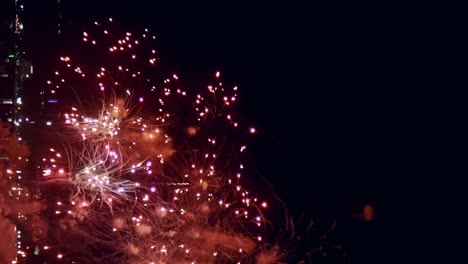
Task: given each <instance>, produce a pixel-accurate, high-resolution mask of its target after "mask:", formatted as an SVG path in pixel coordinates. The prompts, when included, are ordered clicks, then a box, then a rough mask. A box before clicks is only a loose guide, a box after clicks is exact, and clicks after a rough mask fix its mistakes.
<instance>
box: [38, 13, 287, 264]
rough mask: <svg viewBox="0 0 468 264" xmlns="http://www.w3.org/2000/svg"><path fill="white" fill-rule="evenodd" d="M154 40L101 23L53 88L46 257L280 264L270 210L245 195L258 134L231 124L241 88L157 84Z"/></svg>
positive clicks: (68, 59)
mask: <svg viewBox="0 0 468 264" xmlns="http://www.w3.org/2000/svg"><path fill="white" fill-rule="evenodd" d="M154 39H155V37H154V36H152V35H151V34H150V32H149V31H148V30H146V29H145V30H144V31H143V32H141V33H137V34H135V33H131V32H119V30H118V27H116V26H115V25H114V22H112V20H111V19H109V20H108V21H106V22H105V23H98V22H96V23H95V24H94V27H92V28H90V29H89V30H87V31H85V32H83V33H82V42H83V44H84V48H82V49H81V48H79V50H80V54H81V56H79V57H77V59H76V60H75V59H73V56H72V55H67V56H62V57H60V63H59V69H58V70H57V71H55V73H54V78H53V79H51V80H49V81H48V82H47V87H48V90H47V91H46V93H45V94H46V97H54V98H61V99H60V100H59V101H60V103H59V104H58V105H59V109H60V110H59V112H60V114H59V115H57V116H59V119H58V120H57V121H55V123H54V125H53V126H51V129H55V131H60V132H59V133H58V135H57V137H60V138H63V140H62V141H63V142H64V143H63V144H61V145H54V146H52V148H51V149H50V154H51V155H49V156H48V157H44V159H43V161H44V164H43V168H44V170H43V179H44V181H45V182H46V183H47V182H48V183H51V184H52V183H55V184H59V185H61V186H63V187H64V188H63V190H64V191H63V192H59V194H56V195H55V196H54V195H49V196H50V197H49V200H53V199H55V201H56V202H54V203H53V204H52V206H50V207H49V210H50V211H51V214H52V215H54V217H55V218H54V219H56V220H55V221H51V223H50V228H49V229H48V230H49V234H48V235H49V237H48V238H47V243H48V244H53V245H55V246H49V245H48V246H47V247H48V250H49V251H51V250H52V251H51V252H54V253H53V254H55V255H56V257H57V260H60V261H68V262H71V261H78V262H83V261H85V262H87V263H103V261H104V262H107V263H231V262H232V263H238V262H241V263H262V264H263V263H274V262H275V261H277V260H278V256H277V255H276V253H275V252H278V250H276V249H271V250H270V249H268V248H269V247H268V244H267V242H266V241H267V237H266V235H265V225H266V223H267V220H266V219H265V217H264V216H263V210H264V209H265V208H266V207H267V203H266V201H264V200H262V199H261V198H259V197H256V196H255V195H253V194H252V193H250V192H249V191H248V190H247V189H246V188H244V187H243V185H242V183H243V182H244V180H243V175H244V174H246V173H247V170H246V168H245V165H244V161H243V159H242V157H243V154H244V152H245V151H246V149H247V146H246V144H245V143H244V142H245V138H246V137H248V136H250V135H252V134H255V132H256V131H255V129H254V128H252V127H245V126H242V125H241V124H239V123H238V122H237V121H236V118H235V116H236V115H235V113H234V112H233V111H232V107H233V106H234V105H235V104H236V102H237V94H238V90H237V87H235V86H233V87H231V88H226V87H225V86H224V84H223V82H222V79H221V73H220V72H215V73H214V76H213V78H212V83H211V84H209V85H207V86H206V87H205V88H203V89H199V90H196V89H194V88H193V87H189V88H190V89H189V90H186V89H184V88H183V87H182V85H181V84H180V83H179V76H178V75H176V74H173V75H172V76H171V77H170V78H162V77H161V76H163V74H161V71H160V70H159V71H158V69H159V67H155V66H156V65H159V61H158V58H157V56H156V55H157V54H156V51H155V49H153V48H151V47H150V44H151V42H152V41H153V40H154ZM85 54H94V55H96V56H95V57H92V55H90V56H91V57H90V56H85ZM70 95H73V96H70ZM104 204H105V205H106V206H103V205H104ZM77 240H78V241H80V245H77V243H76V241H77ZM70 241H73V242H70ZM44 243H46V242H44ZM265 252H269V254H268V256H267V254H265ZM272 252H273V253H272ZM267 260H268V261H267ZM269 260H271V261H269Z"/></svg>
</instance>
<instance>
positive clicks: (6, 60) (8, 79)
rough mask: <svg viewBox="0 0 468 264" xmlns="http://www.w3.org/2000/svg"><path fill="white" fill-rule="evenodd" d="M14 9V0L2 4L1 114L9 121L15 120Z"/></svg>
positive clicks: (0, 27)
mask: <svg viewBox="0 0 468 264" xmlns="http://www.w3.org/2000/svg"><path fill="white" fill-rule="evenodd" d="M14 10H15V6H14V2H13V1H8V2H5V3H2V4H1V5H0V116H1V120H2V121H7V122H13V109H14V106H13V102H14V94H15V89H14V87H15V86H14V85H15V58H14V57H15V43H14V31H13V21H14V15H15V11H14Z"/></svg>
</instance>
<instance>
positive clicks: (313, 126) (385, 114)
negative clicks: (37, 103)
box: [26, 0, 412, 218]
mask: <svg viewBox="0 0 468 264" xmlns="http://www.w3.org/2000/svg"><path fill="white" fill-rule="evenodd" d="M36 2H41V4H39V3H31V4H30V5H33V6H34V9H33V10H30V11H28V12H31V14H32V15H31V16H30V17H31V20H33V19H35V20H36V21H43V23H42V24H41V23H40V22H39V23H37V24H34V25H33V24H31V28H33V30H32V29H31V30H30V33H29V34H30V35H31V36H32V37H31V38H37V37H38V35H39V34H42V33H44V32H49V33H48V34H50V35H52V33H50V32H53V30H52V31H51V30H50V27H52V26H54V25H53V23H54V21H55V19H56V17H54V16H56V13H55V10H54V8H56V7H54V3H53V2H54V1H49V4H48V5H46V4H44V5H42V1H36ZM44 2H47V1H44ZM97 2H99V4H96V3H97ZM151 2H153V1H138V0H134V1H124V0H121V1H62V16H63V17H64V21H65V23H69V24H74V23H81V22H83V21H92V19H94V18H96V19H102V18H106V17H109V16H111V17H113V18H115V19H116V20H121V21H123V22H128V23H130V24H132V25H135V26H138V27H148V28H150V29H152V31H153V32H155V33H156V35H157V37H158V38H159V40H158V44H159V53H160V56H161V65H164V66H165V67H166V68H167V69H169V70H174V72H177V73H179V75H180V76H181V77H184V76H187V78H192V79H193V80H198V81H200V83H203V80H205V79H207V77H208V76H211V74H212V73H213V72H215V71H216V70H221V71H222V72H223V73H224V75H225V76H227V78H228V80H229V81H230V83H235V84H237V85H238V86H239V87H240V91H241V92H240V97H239V99H240V101H241V111H242V114H243V116H244V119H246V120H247V121H248V122H249V123H251V124H254V125H255V126H256V128H257V130H258V131H259V133H258V137H257V138H256V140H255V142H253V144H252V150H251V151H252V152H253V153H254V155H255V166H256V169H257V171H258V175H256V176H255V177H264V178H265V179H267V180H268V181H269V182H270V183H271V185H272V186H273V188H274V190H275V191H276V192H277V194H278V196H279V197H280V198H282V199H283V200H284V201H285V202H286V204H287V205H288V206H289V207H290V209H291V211H292V212H294V213H300V212H303V211H307V210H311V211H315V212H317V214H319V215H336V214H339V212H338V211H339V210H340V208H342V207H343V206H344V205H345V204H346V203H350V202H353V201H356V202H370V203H372V204H374V205H375V208H376V212H377V213H378V214H377V218H379V217H380V218H382V217H383V216H382V215H385V209H386V206H387V205H388V203H389V201H390V200H392V199H394V198H395V196H396V195H395V194H394V193H392V191H391V190H392V186H395V185H396V181H397V178H401V177H402V176H401V175H402V174H403V173H407V172H403V168H404V167H405V164H406V163H410V162H411V154H410V153H408V152H411V149H409V150H408V149H407V150H406V151H403V150H402V144H403V143H402V141H403V140H404V138H405V137H406V136H405V134H406V133H407V132H408V131H409V129H408V127H409V126H411V125H412V118H411V117H408V116H406V115H405V109H407V101H409V100H410V98H407V99H406V98H405V93H404V91H403V92H402V90H401V87H403V86H405V85H407V84H403V83H402V81H401V77H399V78H397V76H400V75H401V74H402V73H403V74H408V73H406V72H405V70H407V68H406V67H400V66H401V63H402V62H400V61H399V60H400V58H401V52H402V50H403V49H404V48H403V47H404V45H405V36H400V35H399V33H397V32H396V30H397V29H395V27H394V26H395V23H397V22H396V21H397V19H396V18H395V17H392V16H391V14H389V11H388V10H386V7H384V6H369V5H366V6H364V5H363V6H356V5H332V4H330V5H327V6H323V5H318V4H312V5H305V4H299V3H295V2H292V1H286V2H284V3H273V2H271V1H270V2H267V3H242V2H240V1H230V2H229V3H228V4H226V3H223V1H218V2H215V3H199V1H188V2H189V3H185V2H176V1H157V2H161V3H157V4H156V3H154V4H150V3H151ZM154 2H156V1H154ZM26 26H27V25H26ZM47 27H49V28H47ZM397 35H398V36H399V37H396V36H397ZM42 45H43V46H41V45H39V46H33V47H32V49H33V50H40V51H41V52H39V53H40V54H39V55H33V58H34V57H35V58H36V61H35V62H34V63H36V65H40V64H41V63H44V61H43V60H44V58H46V57H47V56H48V55H47V52H48V51H47V50H48V48H47V47H51V46H54V43H47V44H44V43H43V44H42ZM46 60H47V59H46ZM36 67H39V66H36ZM403 68H404V69H403ZM37 72H38V74H40V73H41V69H37ZM403 152H404V153H403Z"/></svg>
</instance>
